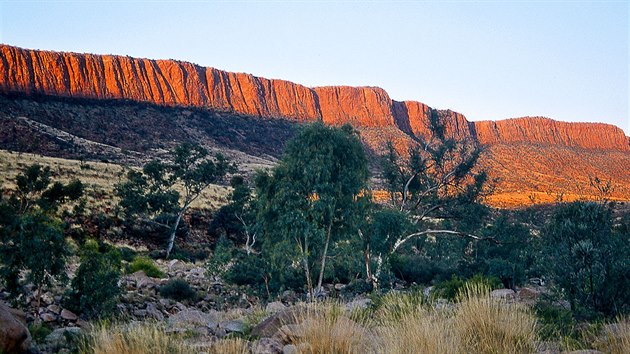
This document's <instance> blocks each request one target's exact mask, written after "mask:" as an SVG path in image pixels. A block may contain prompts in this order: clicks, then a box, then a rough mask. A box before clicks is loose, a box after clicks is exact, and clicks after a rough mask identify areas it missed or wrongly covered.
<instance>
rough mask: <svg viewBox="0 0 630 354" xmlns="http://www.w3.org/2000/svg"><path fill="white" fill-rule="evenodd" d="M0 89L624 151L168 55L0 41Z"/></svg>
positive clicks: (606, 129)
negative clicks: (435, 120) (440, 126)
mask: <svg viewBox="0 0 630 354" xmlns="http://www.w3.org/2000/svg"><path fill="white" fill-rule="evenodd" d="M0 92H20V93H26V94H45V95H54V96H63V97H81V98H95V99H127V100H133V101H138V102H150V103H155V104H159V105H169V106H191V107H202V108H203V107H207V108H212V109H217V110H225V111H230V112H235V113H239V114H244V115H248V116H256V117H263V118H285V119H289V120H295V121H315V120H322V121H323V122H325V123H327V124H335V125H339V124H344V123H351V124H353V125H355V126H357V127H366V128H385V127H392V128H397V129H399V130H401V131H402V132H404V133H406V134H407V135H410V136H412V137H426V136H427V135H428V133H429V119H430V117H431V115H433V114H437V116H438V117H439V118H440V119H441V120H442V121H443V122H445V123H446V132H447V134H448V135H450V136H454V137H456V138H458V139H473V140H477V141H479V142H480V143H482V144H490V145H492V144H499V143H523V142H525V143H536V144H551V145H563V146H571V147H576V146H577V147H584V148H595V149H613V150H622V151H630V144H629V140H628V137H626V136H625V135H624V134H623V131H622V130H621V129H619V128H617V127H614V126H611V125H606V124H599V123H563V122H557V121H553V120H551V119H547V118H539V117H534V118H529V117H527V118H519V119H510V120H504V121H497V122H491V121H484V122H475V123H470V122H468V121H467V120H466V118H465V117H464V116H463V115H462V114H460V113H457V112H453V111H450V110H445V111H442V110H440V111H438V110H434V109H432V108H431V107H429V106H427V105H425V104H423V103H420V102H415V101H404V102H397V101H393V100H392V99H391V98H390V97H389V95H388V94H387V92H385V91H384V90H383V89H380V88H374V87H347V86H329V87H316V88H308V87H305V86H302V85H298V84H295V83H292V82H288V81H283V80H269V79H264V78H259V77H256V76H252V75H248V74H241V73H230V72H225V71H221V70H217V69H214V68H206V67H201V66H198V65H194V64H191V63H186V62H180V61H174V60H149V59H136V58H131V57H125V56H113V55H90V54H77V53H60V52H50V51H38V50H27V49H21V48H16V47H12V46H7V45H0Z"/></svg>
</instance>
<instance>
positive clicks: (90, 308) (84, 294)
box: [66, 241, 122, 318]
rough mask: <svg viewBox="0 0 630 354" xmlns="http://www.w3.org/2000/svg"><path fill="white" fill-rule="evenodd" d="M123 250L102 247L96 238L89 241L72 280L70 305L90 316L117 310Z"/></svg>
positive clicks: (103, 315)
mask: <svg viewBox="0 0 630 354" xmlns="http://www.w3.org/2000/svg"><path fill="white" fill-rule="evenodd" d="M121 268H122V265H121V255H120V252H119V251H118V250H116V249H114V248H111V247H105V249H104V250H102V252H101V250H99V245H98V244H97V243H96V242H94V241H87V242H86V246H85V247H84V251H83V254H82V256H81V265H80V266H79V269H78V270H77V273H76V274H75V277H74V278H73V279H72V289H71V291H70V292H69V294H68V296H67V299H66V301H67V305H69V306H70V307H72V308H73V310H75V311H77V312H79V313H81V314H83V315H84V316H86V317H88V318H107V317H109V316H111V315H112V314H113V312H114V310H115V309H116V304H117V303H118V297H119V295H120V293H121V290H120V287H119V286H118V281H119V279H120V275H121Z"/></svg>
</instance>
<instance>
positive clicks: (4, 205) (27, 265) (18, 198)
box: [0, 165, 83, 295]
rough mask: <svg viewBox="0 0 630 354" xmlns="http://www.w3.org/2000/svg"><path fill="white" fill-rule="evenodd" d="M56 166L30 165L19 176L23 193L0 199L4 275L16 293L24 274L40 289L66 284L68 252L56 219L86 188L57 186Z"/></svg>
mask: <svg viewBox="0 0 630 354" xmlns="http://www.w3.org/2000/svg"><path fill="white" fill-rule="evenodd" d="M50 176H51V172H50V168H48V167H46V168H42V167H41V166H40V165H32V166H30V167H28V168H27V169H26V170H25V171H24V173H21V174H19V175H18V176H17V177H16V180H15V183H16V186H17V189H16V190H15V191H12V192H10V193H9V197H8V198H4V196H2V197H0V198H1V199H0V276H1V277H2V280H4V282H5V285H6V287H7V289H8V290H9V291H10V292H11V293H13V295H16V294H17V292H18V290H19V287H20V274H21V273H22V272H23V271H28V272H27V277H26V281H28V282H33V283H34V284H36V286H37V287H38V288H40V289H41V288H42V287H43V286H44V285H50V284H51V283H52V282H53V281H63V280H65V272H64V270H65V260H66V256H67V255H68V249H67V246H66V242H65V240H64V234H63V224H62V222H61V220H60V219H59V218H58V217H57V216H56V215H55V212H56V211H57V209H58V207H59V206H60V205H62V204H63V203H66V202H68V201H71V200H76V199H78V198H80V197H81V195H82V193H83V185H82V184H81V182H79V181H72V182H70V183H69V184H67V185H64V184H62V183H59V182H55V183H53V184H52V185H51V183H52V180H51V177H50Z"/></svg>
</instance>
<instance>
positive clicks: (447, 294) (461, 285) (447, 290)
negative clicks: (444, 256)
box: [433, 274, 502, 300]
mask: <svg viewBox="0 0 630 354" xmlns="http://www.w3.org/2000/svg"><path fill="white" fill-rule="evenodd" d="M469 286H473V287H478V286H483V287H485V288H488V289H490V290H493V289H499V288H501V287H502V283H501V280H499V279H498V278H496V277H485V276H483V275H481V274H476V275H475V276H473V277H472V278H470V279H468V280H464V279H462V278H460V277H458V276H455V275H454V276H453V277H452V278H451V279H450V280H446V281H443V282H440V283H438V284H436V285H435V288H434V289H433V294H434V297H437V298H443V299H447V300H455V299H456V298H457V297H458V296H459V295H460V293H461V292H462V291H464V290H465V289H466V287H469Z"/></svg>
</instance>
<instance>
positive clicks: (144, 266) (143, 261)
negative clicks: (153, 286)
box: [128, 257, 165, 278]
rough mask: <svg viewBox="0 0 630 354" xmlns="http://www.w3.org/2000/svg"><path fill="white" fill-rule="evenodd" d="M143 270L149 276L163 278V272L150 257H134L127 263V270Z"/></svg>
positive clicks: (132, 271) (133, 271) (130, 271)
mask: <svg viewBox="0 0 630 354" xmlns="http://www.w3.org/2000/svg"><path fill="white" fill-rule="evenodd" d="M140 270H141V271H144V273H145V274H146V275H147V276H149V277H151V278H164V277H165V275H164V272H162V271H161V270H160V268H158V266H157V265H156V264H155V262H154V261H153V260H152V259H151V258H147V257H136V258H134V260H133V262H131V263H130V264H129V272H128V273H130V274H131V273H135V272H137V271H140Z"/></svg>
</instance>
